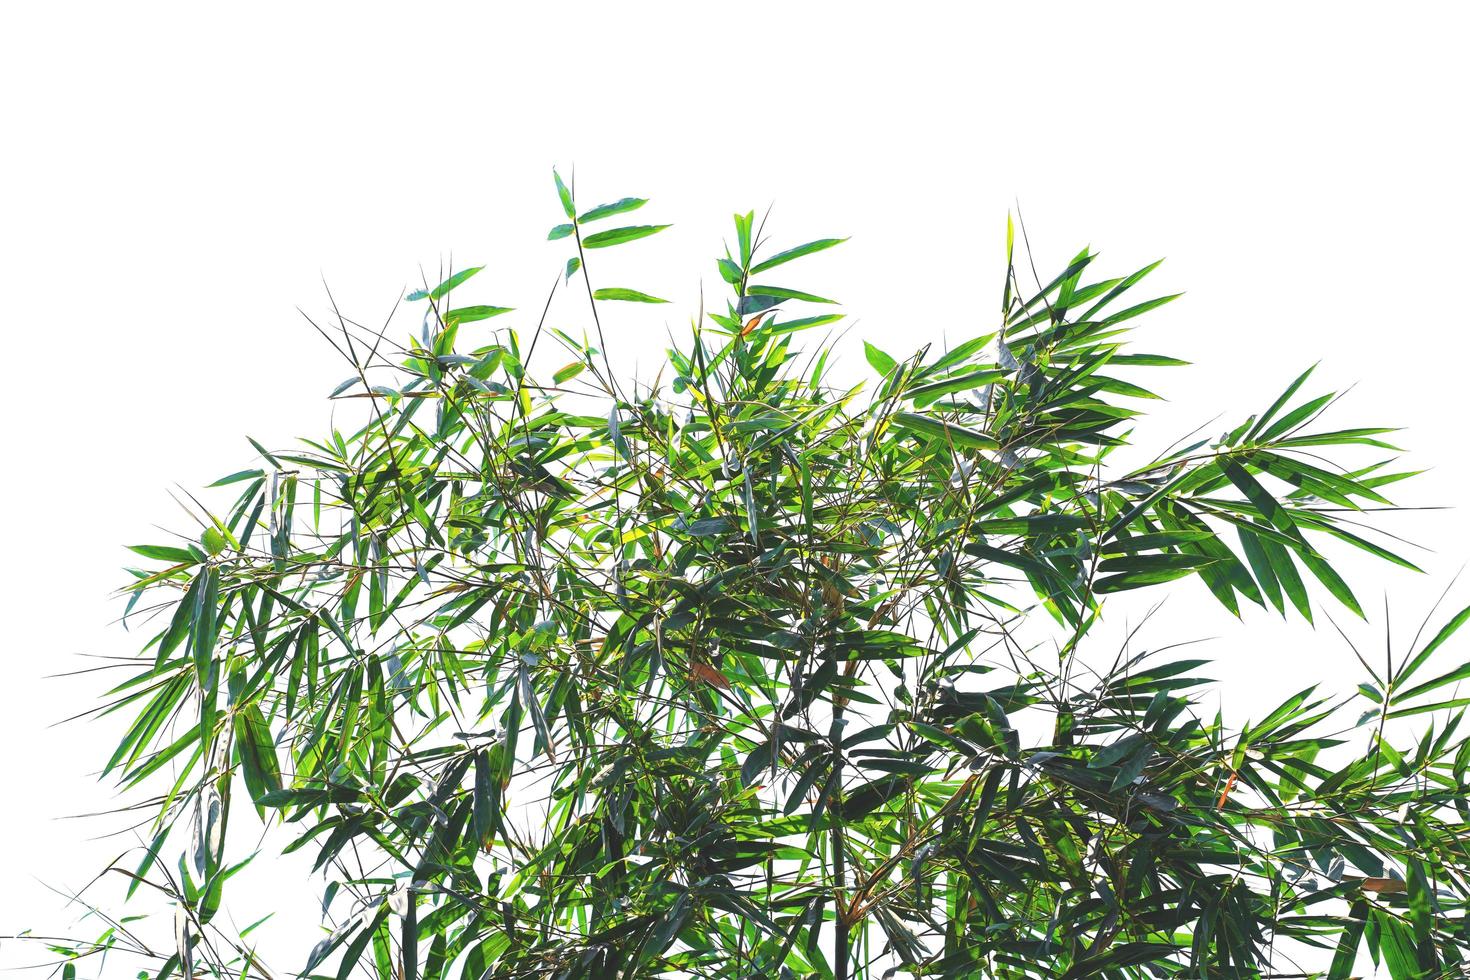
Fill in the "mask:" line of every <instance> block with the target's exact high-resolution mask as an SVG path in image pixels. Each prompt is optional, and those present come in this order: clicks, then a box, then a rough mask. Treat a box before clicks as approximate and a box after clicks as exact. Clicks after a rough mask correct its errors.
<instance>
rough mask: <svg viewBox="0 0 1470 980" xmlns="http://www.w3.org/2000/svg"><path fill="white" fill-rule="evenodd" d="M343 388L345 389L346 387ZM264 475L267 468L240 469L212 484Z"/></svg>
mask: <svg viewBox="0 0 1470 980" xmlns="http://www.w3.org/2000/svg"><path fill="white" fill-rule="evenodd" d="M352 381H353V382H356V381H357V379H356V378H353V379H352ZM342 390H344V391H345V390H346V389H342ZM333 394H336V392H333ZM263 476H265V470H240V471H239V472H238V473H231V474H230V475H229V476H222V477H220V478H219V479H218V480H215V481H214V482H213V483H211V484H210V486H211V487H223V486H228V485H229V484H231V483H239V482H241V481H242V480H258V479H259V478H261V477H263Z"/></svg>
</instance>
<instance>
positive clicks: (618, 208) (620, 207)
mask: <svg viewBox="0 0 1470 980" xmlns="http://www.w3.org/2000/svg"><path fill="white" fill-rule="evenodd" d="M647 203H648V199H647V198H643V197H625V198H623V199H622V200H621V201H614V202H613V203H611V204H599V205H598V206H597V207H595V208H593V209H592V210H590V211H587V212H584V213H583V215H582V216H581V217H580V218H578V219H577V220H578V221H579V222H581V223H582V224H586V223H587V222H589V221H596V220H597V219H598V218H607V217H610V216H612V215H614V214H623V213H625V212H627V211H637V210H638V209H639V208H641V207H643V205H645V204H647Z"/></svg>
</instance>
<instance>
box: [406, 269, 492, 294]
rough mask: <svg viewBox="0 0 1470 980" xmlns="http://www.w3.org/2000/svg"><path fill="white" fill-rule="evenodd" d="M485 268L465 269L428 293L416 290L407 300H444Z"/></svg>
mask: <svg viewBox="0 0 1470 980" xmlns="http://www.w3.org/2000/svg"><path fill="white" fill-rule="evenodd" d="M483 268H485V267H484V266H483V265H477V266H475V267H474V268H471V269H464V270H462V271H460V272H456V273H455V274H454V275H452V276H450V277H449V278H448V279H446V280H444V281H443V282H441V283H440V284H439V285H437V286H435V287H434V288H433V289H430V290H428V291H427V292H426V291H424V290H422V289H415V290H414V291H413V292H411V293H409V294H408V296H407V297H406V298H407V299H408V300H410V301H413V300H420V299H443V298H444V297H445V296H446V295H448V294H449V291H450V290H452V289H454V287H455V286H458V285H459V284H460V283H462V282H464V281H465V280H466V279H468V278H469V277H470V276H473V275H474V274H475V273H477V272H479V271H480V270H481V269H483Z"/></svg>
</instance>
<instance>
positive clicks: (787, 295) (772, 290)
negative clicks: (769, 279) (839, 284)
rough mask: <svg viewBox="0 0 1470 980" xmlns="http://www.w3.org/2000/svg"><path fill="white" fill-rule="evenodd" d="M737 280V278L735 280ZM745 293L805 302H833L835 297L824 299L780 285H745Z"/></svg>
mask: <svg viewBox="0 0 1470 980" xmlns="http://www.w3.org/2000/svg"><path fill="white" fill-rule="evenodd" d="M737 281H738V280H737ZM745 291H746V293H748V294H750V295H752V296H771V297H774V298H776V299H799V300H802V301H803V302H807V303H835V302H837V301H836V300H835V299H824V298H822V297H821V296H813V295H812V294H811V293H804V292H802V291H801V290H799V289H785V288H783V287H781V286H747V287H745Z"/></svg>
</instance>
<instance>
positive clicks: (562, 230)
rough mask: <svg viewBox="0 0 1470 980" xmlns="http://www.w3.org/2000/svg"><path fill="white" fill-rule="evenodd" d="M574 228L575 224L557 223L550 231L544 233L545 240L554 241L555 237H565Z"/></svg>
mask: <svg viewBox="0 0 1470 980" xmlns="http://www.w3.org/2000/svg"><path fill="white" fill-rule="evenodd" d="M575 230H576V226H574V225H557V226H556V227H555V228H553V229H551V231H549V232H547V233H546V240H547V241H549V242H554V241H556V240H557V239H560V238H566V237H567V236H568V235H570V234H571V233H572V232H573V231H575Z"/></svg>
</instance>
